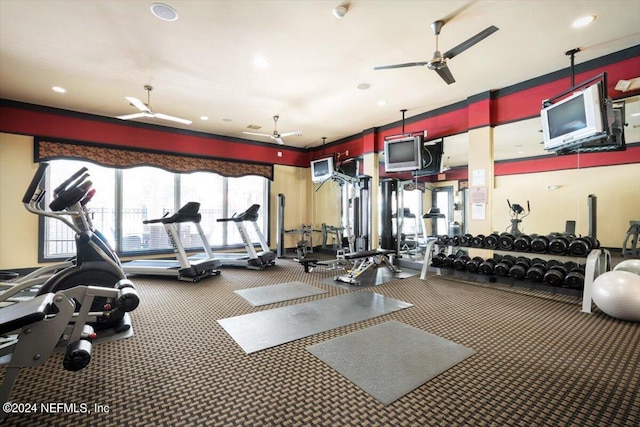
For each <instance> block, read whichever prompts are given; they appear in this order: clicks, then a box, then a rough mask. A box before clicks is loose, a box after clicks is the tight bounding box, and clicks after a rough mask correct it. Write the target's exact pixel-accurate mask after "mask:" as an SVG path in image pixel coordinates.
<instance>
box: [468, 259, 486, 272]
mask: <svg viewBox="0 0 640 427" xmlns="http://www.w3.org/2000/svg"><path fill="white" fill-rule="evenodd" d="M483 262H484V259H482V258H481V257H479V256H476V257H473V258H471V259H470V260H469V261H467V264H466V266H465V267H466V269H467V271H470V272H471V273H477V272H478V270H479V269H480V264H482V263H483Z"/></svg>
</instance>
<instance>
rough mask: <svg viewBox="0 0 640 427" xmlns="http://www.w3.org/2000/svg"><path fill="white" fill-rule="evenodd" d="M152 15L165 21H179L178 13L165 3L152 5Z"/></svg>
mask: <svg viewBox="0 0 640 427" xmlns="http://www.w3.org/2000/svg"><path fill="white" fill-rule="evenodd" d="M151 13H153V15H154V16H155V17H156V18H158V19H162V20H163V21H175V20H177V19H178V12H176V10H175V9H174V8H172V7H171V6H169V5H167V4H163V3H153V4H152V5H151Z"/></svg>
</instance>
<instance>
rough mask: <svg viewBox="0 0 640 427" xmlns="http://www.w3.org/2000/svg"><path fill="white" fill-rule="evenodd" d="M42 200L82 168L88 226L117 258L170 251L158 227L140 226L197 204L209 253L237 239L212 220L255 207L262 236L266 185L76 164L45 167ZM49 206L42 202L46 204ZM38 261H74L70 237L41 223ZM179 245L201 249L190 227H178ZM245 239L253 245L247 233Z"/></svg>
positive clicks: (255, 180) (52, 223)
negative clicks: (91, 192)
mask: <svg viewBox="0 0 640 427" xmlns="http://www.w3.org/2000/svg"><path fill="white" fill-rule="evenodd" d="M49 164H50V166H49V168H48V178H47V181H46V182H47V194H48V195H49V194H51V193H52V189H53V188H55V187H56V186H58V185H59V184H60V183H61V182H63V181H64V180H65V179H67V178H68V177H69V176H70V175H71V174H72V173H74V172H75V171H76V170H78V169H80V168H81V167H83V166H84V167H87V169H88V170H89V171H88V173H89V174H90V177H89V179H90V180H91V182H92V184H93V188H95V189H96V194H95V196H94V197H93V199H92V200H91V201H90V202H89V203H88V205H87V206H88V207H89V210H90V212H91V218H92V221H93V224H94V226H95V228H96V229H97V230H100V231H101V232H102V233H103V234H104V235H105V237H106V238H107V240H108V241H109V244H110V245H111V246H112V247H114V248H116V249H117V250H118V252H119V253H120V254H127V253H129V254H133V253H140V252H158V251H161V252H168V251H170V250H171V245H170V242H169V239H168V236H167V234H166V232H165V230H164V227H163V226H162V224H143V221H144V220H148V219H155V218H162V217H163V216H164V215H165V214H173V213H174V212H176V211H177V210H178V209H179V208H180V207H182V206H183V205H184V204H186V203H187V202H192V201H193V202H199V203H200V214H201V215H202V221H201V225H202V228H203V230H204V232H205V235H206V236H207V239H208V240H209V244H210V245H211V246H214V247H220V248H224V247H228V246H236V245H239V244H241V243H242V239H241V238H240V235H239V233H238V231H237V229H236V227H235V226H234V223H233V222H217V221H216V219H218V218H222V217H226V216H231V215H233V214H234V213H241V212H243V211H245V210H246V209H247V208H248V207H249V206H251V205H252V204H254V203H257V204H259V205H260V206H261V209H260V217H259V219H258V225H259V227H261V230H262V231H263V233H264V235H265V236H268V221H267V217H268V215H267V214H266V213H265V212H268V206H267V203H268V194H269V189H268V180H267V179H266V178H263V177H257V176H247V177H242V178H225V177H222V176H220V175H217V174H215V173H210V172H195V173H187V174H175V173H170V172H167V171H165V170H162V169H158V168H153V167H136V168H131V169H122V170H117V169H112V168H106V167H102V166H98V165H95V164H93V163H89V162H82V161H77V160H53V161H49ZM50 202H51V200H47V202H46V203H47V204H48V203H50ZM43 222H44V227H43V229H44V232H43V235H42V236H41V239H42V240H43V243H44V244H43V245H42V246H43V248H44V251H43V254H42V255H43V258H44V259H53V258H66V257H69V256H73V255H75V239H74V232H73V230H71V229H70V228H69V227H68V226H66V225H65V224H63V223H62V222H61V221H59V220H56V219H52V218H43ZM178 229H179V234H180V239H181V242H182V244H183V246H184V247H185V248H187V249H201V248H202V242H201V240H200V237H199V235H198V232H197V229H196V227H195V226H194V225H193V224H189V223H183V224H178ZM247 230H248V231H249V237H250V238H251V241H252V242H254V243H258V238H257V236H256V235H255V234H256V233H255V230H253V227H248V228H247Z"/></svg>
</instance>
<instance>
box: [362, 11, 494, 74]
mask: <svg viewBox="0 0 640 427" xmlns="http://www.w3.org/2000/svg"><path fill="white" fill-rule="evenodd" d="M445 19H446V18H445ZM447 21H448V20H438V21H435V22H433V23H431V29H432V30H433V34H434V35H435V36H436V51H435V52H434V53H433V58H431V59H430V60H429V61H422V62H407V63H405V64H395V65H385V66H382V67H375V68H374V70H385V69H389V68H404V67H416V66H423V65H425V66H426V67H427V68H428V69H430V70H435V72H436V73H438V75H439V76H440V77H441V78H442V80H444V81H445V82H446V83H447V84H448V85H450V84H451V83H453V82H455V81H456V79H454V78H453V75H452V74H451V71H449V67H447V59H451V58H453V57H454V56H456V55H459V54H461V53H462V52H464V51H465V50H467V49H469V48H470V47H471V46H473V45H474V44H476V43H478V42H480V41H482V40H484V39H485V38H487V37H489V36H490V35H491V34H493V33H495V32H496V31H498V27H496V26H495V25H492V26H490V27H487V28H485V29H484V30H482V31H480V32H479V33H478V34H476V35H475V36H473V37H471V38H470V39H468V40H466V41H464V42H462V43H460V44H459V45H458V46H456V47H454V48H453V49H450V50H448V51H446V52H445V53H444V54H441V53H440V50H438V36H439V35H440V30H442V27H443V26H444V24H445V22H447Z"/></svg>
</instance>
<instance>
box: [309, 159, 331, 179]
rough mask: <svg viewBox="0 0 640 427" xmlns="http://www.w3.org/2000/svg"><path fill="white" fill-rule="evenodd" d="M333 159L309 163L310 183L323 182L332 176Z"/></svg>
mask: <svg viewBox="0 0 640 427" xmlns="http://www.w3.org/2000/svg"><path fill="white" fill-rule="evenodd" d="M333 171H334V168H333V157H327V158H325V159H318V160H313V161H312V162H311V181H313V182H324V181H326V180H327V179H329V178H331V176H332V175H333Z"/></svg>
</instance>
